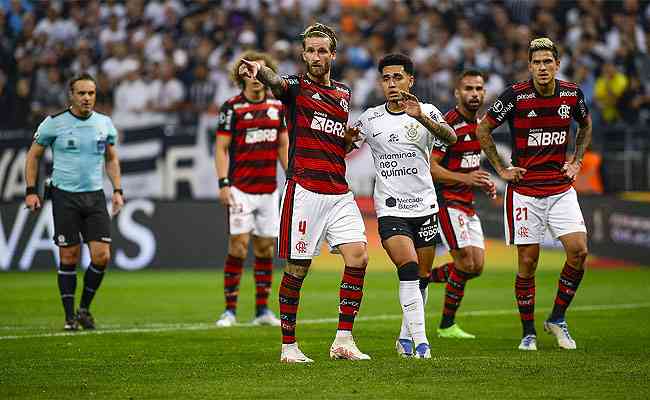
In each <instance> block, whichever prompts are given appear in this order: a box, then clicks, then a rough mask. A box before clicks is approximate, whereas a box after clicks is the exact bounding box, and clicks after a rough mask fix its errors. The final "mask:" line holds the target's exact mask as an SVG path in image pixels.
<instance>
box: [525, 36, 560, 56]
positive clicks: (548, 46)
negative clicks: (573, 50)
mask: <svg viewBox="0 0 650 400" xmlns="http://www.w3.org/2000/svg"><path fill="white" fill-rule="evenodd" d="M542 50H548V51H550V52H551V53H553V58H554V59H555V60H558V59H559V52H558V51H557V47H556V46H555V43H553V41H552V40H551V39H549V38H547V37H541V38H537V39H533V40H531V41H530V45H529V46H528V61H531V60H532V59H533V53H534V52H536V51H542Z"/></svg>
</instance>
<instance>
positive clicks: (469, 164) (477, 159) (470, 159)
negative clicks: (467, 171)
mask: <svg viewBox="0 0 650 400" xmlns="http://www.w3.org/2000/svg"><path fill="white" fill-rule="evenodd" d="M480 164H481V155H480V154H471V153H470V154H464V155H463V159H462V160H461V161H460V167H461V168H476V167H478V166H479V165H480Z"/></svg>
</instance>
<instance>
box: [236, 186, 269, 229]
mask: <svg viewBox="0 0 650 400" xmlns="http://www.w3.org/2000/svg"><path fill="white" fill-rule="evenodd" d="M230 193H232V197H233V199H234V202H235V204H234V205H232V206H230V207H229V209H228V231H229V233H230V234H231V235H241V234H244V233H251V232H253V235H255V236H259V237H278V230H279V229H280V210H279V209H278V196H279V195H278V190H277V189H276V190H275V191H274V192H273V193H268V194H250V193H246V192H242V191H241V190H239V189H237V188H236V187H234V186H231V187H230Z"/></svg>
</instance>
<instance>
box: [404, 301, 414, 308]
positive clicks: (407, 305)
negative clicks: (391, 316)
mask: <svg viewBox="0 0 650 400" xmlns="http://www.w3.org/2000/svg"><path fill="white" fill-rule="evenodd" d="M415 303H416V302H413V303H411V304H404V308H406V307H411V306H412V305H413V304H415Z"/></svg>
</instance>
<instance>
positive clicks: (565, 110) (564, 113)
mask: <svg viewBox="0 0 650 400" xmlns="http://www.w3.org/2000/svg"><path fill="white" fill-rule="evenodd" d="M570 112H571V107H569V106H567V105H566V104H562V105H561V106H560V108H558V109H557V113H558V115H559V116H560V118H562V119H567V118H569V113H570Z"/></svg>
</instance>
